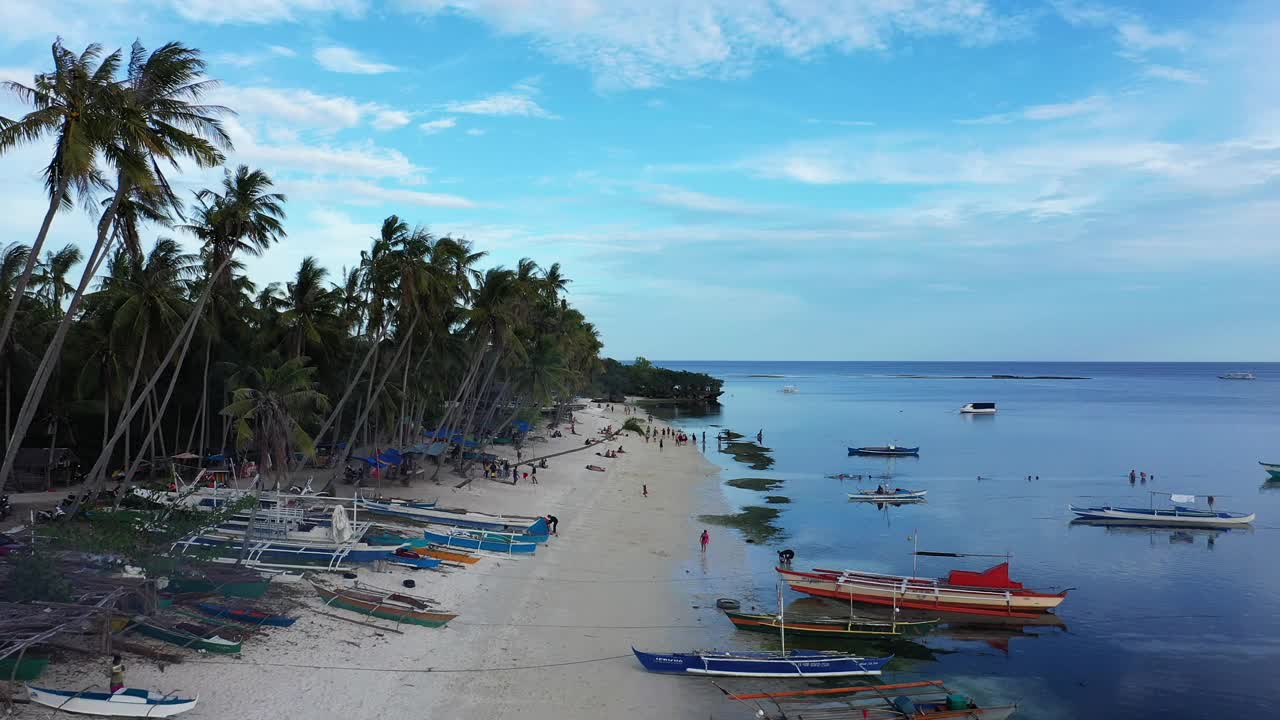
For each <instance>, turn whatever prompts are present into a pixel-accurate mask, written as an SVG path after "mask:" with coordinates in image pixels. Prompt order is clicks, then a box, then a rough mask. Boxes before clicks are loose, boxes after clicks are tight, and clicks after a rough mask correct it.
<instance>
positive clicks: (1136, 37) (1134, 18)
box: [1052, 0, 1193, 58]
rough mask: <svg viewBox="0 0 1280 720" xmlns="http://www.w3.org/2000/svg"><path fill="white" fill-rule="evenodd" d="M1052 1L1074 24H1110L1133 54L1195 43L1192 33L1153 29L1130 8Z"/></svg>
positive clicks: (1125, 47) (1063, 16)
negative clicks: (1129, 9)
mask: <svg viewBox="0 0 1280 720" xmlns="http://www.w3.org/2000/svg"><path fill="white" fill-rule="evenodd" d="M1052 4H1053V6H1054V7H1055V9H1057V11H1058V14H1059V15H1060V16H1062V19H1063V20H1066V21H1067V22H1068V23H1071V24H1072V25H1080V26H1086V27H1101V28H1110V29H1111V30H1112V31H1113V32H1114V33H1115V39H1116V42H1117V43H1118V44H1119V45H1120V47H1121V49H1122V50H1123V54H1126V55H1128V56H1130V57H1133V58H1137V57H1139V56H1141V55H1142V54H1144V53H1148V52H1151V51H1157V50H1175V51H1176V50H1187V49H1188V48H1190V47H1191V45H1192V43H1193V39H1192V37H1191V35H1190V34H1189V33H1187V32H1184V31H1182V30H1165V31H1159V30H1152V29H1151V27H1150V26H1149V25H1148V24H1147V23H1146V21H1145V20H1143V19H1142V18H1141V17H1139V16H1138V15H1136V14H1135V13H1132V12H1130V11H1128V10H1123V9H1120V8H1113V7H1106V6H1103V5H1093V4H1089V3H1085V2H1077V1H1076V0H1054V2H1053V3H1052Z"/></svg>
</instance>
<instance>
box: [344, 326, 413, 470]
mask: <svg viewBox="0 0 1280 720" xmlns="http://www.w3.org/2000/svg"><path fill="white" fill-rule="evenodd" d="M420 317H422V312H421V311H419V312H416V313H414V315H413V322H412V323H410V324H409V333H410V334H412V333H413V329H414V328H415V327H417V326H418V318H420ZM405 346H406V344H405V343H401V344H400V347H399V348H397V349H396V354H395V355H393V356H392V358H391V363H390V364H389V365H388V366H387V370H386V372H384V373H383V374H382V380H381V381H379V382H378V387H377V388H374V387H373V374H372V373H370V375H369V387H370V390H371V392H370V393H369V402H368V403H366V404H365V406H364V408H363V410H362V411H361V413H360V414H359V415H358V416H357V417H356V421H355V424H354V425H352V426H351V434H350V435H348V436H347V447H346V448H345V449H344V450H343V451H342V453H341V454H340V455H339V456H338V462H336V463H334V466H333V472H332V473H330V474H329V482H328V483H326V484H325V486H324V489H325V490H326V491H327V490H329V488H331V487H333V483H334V482H335V481H336V480H337V479H338V473H340V472H342V471H343V469H345V468H346V466H347V458H348V457H350V456H351V448H352V446H353V445H354V443H355V441H356V435H357V434H358V433H359V432H360V428H361V427H363V426H364V424H365V422H366V421H367V420H368V418H369V411H370V410H372V409H373V398H375V397H377V396H378V395H380V394H382V389H383V388H384V387H386V385H387V380H389V379H391V374H392V373H394V372H395V371H396V365H397V364H398V363H399V362H400V357H401V356H402V355H404V350H405ZM405 362H408V359H407V358H406V360H405ZM334 449H335V450H336V449H337V448H334ZM376 459H377V458H375V460H376Z"/></svg>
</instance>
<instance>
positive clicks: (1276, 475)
mask: <svg viewBox="0 0 1280 720" xmlns="http://www.w3.org/2000/svg"><path fill="white" fill-rule="evenodd" d="M1258 464H1259V465H1261V466H1262V469H1263V470H1266V471H1267V474H1268V475H1270V476H1271V479H1272V480H1280V465H1277V464H1276V463H1264V462H1259V463H1258Z"/></svg>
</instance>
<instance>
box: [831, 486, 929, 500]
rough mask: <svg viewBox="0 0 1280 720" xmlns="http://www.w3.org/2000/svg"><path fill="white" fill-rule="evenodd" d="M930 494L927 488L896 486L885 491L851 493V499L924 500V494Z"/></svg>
mask: <svg viewBox="0 0 1280 720" xmlns="http://www.w3.org/2000/svg"><path fill="white" fill-rule="evenodd" d="M928 494H929V491H927V490H908V489H906V488H894V489H892V490H886V491H885V492H881V491H879V490H868V491H866V492H857V493H849V499H850V500H853V501H855V502H911V501H920V500H924V499H925V498H924V496H925V495H928Z"/></svg>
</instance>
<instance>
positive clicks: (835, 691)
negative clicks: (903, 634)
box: [725, 680, 1018, 720]
mask: <svg viewBox="0 0 1280 720" xmlns="http://www.w3.org/2000/svg"><path fill="white" fill-rule="evenodd" d="M725 694H726V695H728V697H729V699H730V700H737V701H739V702H743V703H747V702H752V704H754V705H755V707H756V709H757V711H756V717H758V718H761V720H787V718H814V719H815V720H817V719H821V720H845V719H848V720H867V719H868V718H871V719H873V720H942V719H943V718H946V719H947V720H1006V719H1007V718H1010V717H1013V714H1014V713H1015V712H1017V710H1018V706H1017V705H993V706H991V707H981V706H979V705H978V703H977V702H975V701H974V699H973V698H971V697H969V696H967V695H964V694H962V693H957V692H954V691H952V690H951V689H949V688H948V687H947V686H946V685H943V684H942V681H941V680H925V681H923V682H909V683H897V684H893V685H864V686H860V687H837V688H812V689H809V690H791V691H786V692H762V693H742V694H729V693H727V692H726V693H725ZM760 700H767V701H769V704H772V705H773V706H774V708H775V709H767V708H766V707H764V706H763V705H761V704H760V703H758V702H754V701H760Z"/></svg>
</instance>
